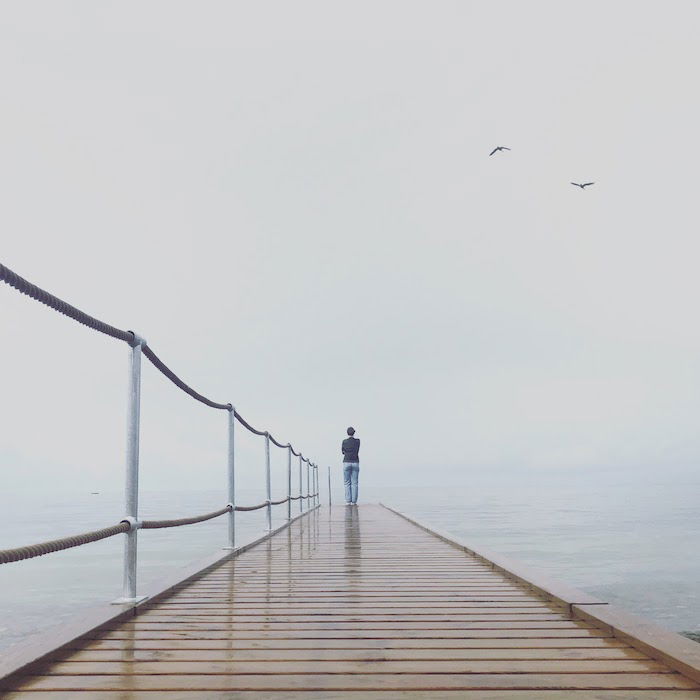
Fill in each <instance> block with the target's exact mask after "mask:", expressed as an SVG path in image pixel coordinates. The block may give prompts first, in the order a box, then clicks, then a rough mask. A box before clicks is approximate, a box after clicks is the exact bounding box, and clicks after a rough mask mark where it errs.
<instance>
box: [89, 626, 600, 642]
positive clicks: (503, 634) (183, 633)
mask: <svg viewBox="0 0 700 700" xmlns="http://www.w3.org/2000/svg"><path fill="white" fill-rule="evenodd" d="M97 636H98V637H99V638H100V639H231V638H232V634H231V632H230V630H197V629H191V630H188V629H180V630H157V631H156V630H137V629H121V628H120V629H116V630H111V631H107V632H103V633H100V634H98V635H97ZM562 637H564V638H571V639H574V638H580V637H583V638H588V637H602V638H607V639H609V635H608V634H607V633H606V632H605V631H603V630H599V629H547V630H537V629H501V630H499V629H491V630H488V629H486V630H484V629H475V630H449V629H447V630H439V631H435V630H336V631H334V630H293V631H291V632H288V631H274V630H250V631H249V630H241V631H240V632H237V633H236V634H235V639H237V640H238V639H519V638H530V639H538V640H539V639H559V638H562ZM87 638H90V635H87Z"/></svg>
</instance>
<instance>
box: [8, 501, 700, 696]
mask: <svg viewBox="0 0 700 700" xmlns="http://www.w3.org/2000/svg"><path fill="white" fill-rule="evenodd" d="M571 611H572V609H571V606H567V605H564V604H561V603H556V602H552V601H551V600H549V601H548V600H546V599H545V597H544V596H541V595H539V594H538V593H536V592H535V591H534V589H532V588H530V587H528V586H525V585H523V584H520V583H518V582H517V581H515V580H514V579H513V578H512V577H508V576H506V575H505V574H503V573H501V572H499V571H497V570H495V569H494V568H493V567H492V566H490V565H489V564H488V563H486V562H484V561H483V560H482V559H479V558H476V557H474V556H471V555H469V554H467V553H465V552H464V551H461V550H460V549H458V548H457V547H455V546H453V545H451V544H448V543H447V542H444V541H443V540H441V539H438V537H436V536H435V535H433V534H430V533H428V532H426V531H424V530H422V529H420V528H418V527H417V526H416V525H414V524H412V523H410V522H408V521H407V520H405V519H403V518H401V517H400V516H398V515H396V514H394V513H392V512H391V511H389V510H387V509H385V508H383V507H381V506H374V505H362V506H359V507H354V508H353V507H344V506H334V507H333V508H331V509H329V508H322V509H320V510H318V511H316V512H315V513H312V514H310V515H309V516H307V517H305V518H302V519H300V520H298V521H296V522H295V523H293V524H292V526H291V527H290V528H289V529H288V530H287V531H285V532H282V533H280V534H277V535H275V536H274V537H273V538H272V539H270V540H268V541H267V542H264V543H262V544H259V545H257V546H256V547H254V548H253V549H251V550H249V551H247V552H244V553H243V554H241V555H240V556H239V557H238V558H236V559H232V560H228V561H226V562H225V563H224V564H223V565H221V566H220V567H218V568H216V569H214V570H213V571H210V572H209V573H207V574H206V575H204V576H202V577H200V578H198V579H196V580H194V581H192V582H189V583H186V584H183V585H181V586H179V587H178V588H177V589H176V590H175V591H174V592H173V593H172V594H171V595H170V596H168V597H167V598H165V599H162V600H160V601H158V602H154V603H153V604H151V605H148V606H144V607H143V608H142V611H141V612H140V614H138V616H137V617H135V618H131V620H130V621H128V622H126V623H122V624H119V625H115V626H113V627H112V628H107V629H102V630H100V631H99V632H95V633H92V634H91V635H90V638H88V639H83V640H82V641H80V642H76V643H75V644H74V645H73V649H71V650H70V652H68V653H67V654H65V655H64V657H63V658H59V659H56V660H54V661H52V662H51V663H50V664H46V665H44V666H43V667H39V668H31V669H30V672H29V674H26V675H23V676H21V677H19V678H16V679H15V680H14V684H13V685H11V686H5V687H6V689H7V691H8V692H7V695H6V696H5V697H7V698H8V699H11V700H15V699H16V698H33V699H36V700H50V699H55V698H76V697H85V698H86V699H87V698H89V699H90V700H107V699H108V698H109V699H110V700H117V699H119V700H129V699H131V698H153V699H154V700H155V699H156V698H157V699H158V700H160V699H161V698H169V699H175V698H177V699H191V700H195V698H197V699H199V698H227V699H229V700H231V699H233V700H236V699H237V700H247V699H249V698H261V697H269V698H275V699H277V700H287V699H289V698H295V699H298V700H301V698H309V697H313V698H331V699H338V700H340V699H346V698H355V699H356V700H365V699H370V700H371V699H373V698H377V699H378V698H381V699H382V700H389V698H402V699H405V700H408V699H415V700H418V699H421V700H428V699H430V700H440V699H441V698H474V699H476V698H478V699H480V700H509V699H513V698H518V699H522V700H525V699H526V698H533V699H534V698H537V699H538V700H565V699H566V700H584V699H586V700H593V699H597V700H631V699H632V698H635V699H646V700H651V699H652V698H665V699H673V700H686V699H689V698H700V690H698V688H699V687H700V685H699V684H698V683H697V682H696V681H693V680H691V678H689V677H687V676H685V675H682V674H680V673H678V672H676V671H673V670H672V669H671V668H670V667H669V666H667V665H664V664H663V663H659V662H657V661H654V660H652V659H651V658H650V657H649V656H647V655H645V654H644V653H642V652H641V651H638V650H636V649H634V648H632V647H631V646H629V645H628V644H626V643H625V642H623V641H621V640H620V639H617V638H615V637H613V636H612V633H611V631H610V629H605V628H604V626H603V627H601V626H594V625H593V624H591V623H589V622H585V621H583V620H581V619H572V614H571Z"/></svg>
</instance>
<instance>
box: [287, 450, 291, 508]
mask: <svg viewBox="0 0 700 700" xmlns="http://www.w3.org/2000/svg"><path fill="white" fill-rule="evenodd" d="M291 519H292V446H291V445H287V520H291Z"/></svg>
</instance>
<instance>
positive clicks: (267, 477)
mask: <svg viewBox="0 0 700 700" xmlns="http://www.w3.org/2000/svg"><path fill="white" fill-rule="evenodd" d="M265 484H266V486H267V529H268V530H272V506H271V505H270V501H271V500H272V484H271V482H270V433H265Z"/></svg>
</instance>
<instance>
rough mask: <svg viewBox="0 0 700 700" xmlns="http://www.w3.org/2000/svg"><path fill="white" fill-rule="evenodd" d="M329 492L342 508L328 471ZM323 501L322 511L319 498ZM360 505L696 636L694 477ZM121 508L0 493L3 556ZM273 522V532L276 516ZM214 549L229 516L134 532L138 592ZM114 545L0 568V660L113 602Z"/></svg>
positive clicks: (551, 477) (118, 543)
mask: <svg viewBox="0 0 700 700" xmlns="http://www.w3.org/2000/svg"><path fill="white" fill-rule="evenodd" d="M333 483H334V489H333V494H332V497H333V500H334V504H335V505H340V503H341V502H342V500H343V499H342V492H341V488H342V486H341V477H340V469H339V468H338V469H337V470H336V471H334V472H333ZM322 486H325V484H324V481H323V480H322ZM322 495H323V499H322V502H324V503H325V502H327V492H326V491H325V489H324V491H323V494H322ZM273 497H278V496H274V494H273ZM247 498H248V494H246V492H240V493H239V494H238V502H239V503H240V504H246V503H248V502H257V501H259V500H260V499H259V495H257V494H256V495H255V497H254V496H253V495H252V494H251V495H250V497H249V498H248V500H246V499H247ZM360 501H364V502H375V503H376V502H383V503H386V504H387V505H391V506H393V507H395V508H398V509H399V510H401V511H403V512H405V513H406V514H409V515H412V516H414V517H416V518H418V519H420V520H422V521H424V522H426V523H429V524H432V525H434V526H435V527H436V528H438V529H441V530H446V531H450V532H452V533H454V534H456V535H458V536H460V537H462V538H464V539H466V540H468V541H469V542H470V543H472V544H473V545H474V546H475V547H478V546H479V545H482V546H484V547H488V548H489V549H492V550H496V551H498V552H500V553H502V554H504V555H508V556H511V557H512V558H515V559H518V560H520V561H522V562H523V563H526V564H529V565H531V566H535V567H537V568H539V569H540V570H542V571H543V572H546V573H547V574H548V575H549V576H552V577H556V578H559V579H561V580H563V581H566V582H567V583H569V584H571V585H573V586H576V587H578V588H581V589H583V590H585V591H587V592H589V593H592V594H594V595H595V596H597V597H599V598H601V599H603V600H606V601H608V602H611V603H615V604H618V605H620V606H622V607H624V608H626V609H627V610H629V611H631V612H635V613H637V614H640V615H643V616H645V617H647V618H649V619H651V620H653V621H655V622H657V623H659V624H661V625H663V626H665V627H668V628H670V629H673V630H676V631H685V632H698V631H700V472H694V471H688V470H685V471H682V472H678V471H648V472H632V471H626V472H621V473H617V472H614V471H611V472H606V471H599V472H590V471H580V472H570V471H566V472H564V471H562V472H557V471H554V470H549V471H542V472H539V473H533V472H528V473H527V474H525V473H520V472H513V473H502V472H501V473H499V472H491V473H490V472H484V473H480V474H478V475H474V476H472V477H470V478H469V479H468V483H467V484H466V485H465V484H462V485H450V486H439V485H432V486H422V487H409V486H402V485H396V486H391V487H377V486H374V487H373V486H364V482H363V473H361V474H360ZM122 502H123V497H122V495H121V494H120V493H113V494H111V493H100V494H92V493H90V492H87V491H86V492H82V493H71V494H61V495H52V496H51V497H50V498H46V497H44V498H40V497H37V496H36V495H34V496H32V497H29V496H27V495H19V494H7V493H6V494H3V495H2V496H0V549H4V548H7V547H15V546H21V545H25V544H30V543H34V542H40V541H43V540H47V539H54V538H58V537H63V536H66V535H70V534H76V533H79V532H83V531H86V530H91V529H95V528H98V527H104V526H106V525H108V524H112V523H114V522H118V521H119V520H120V519H121V516H122ZM223 503H225V498H224V497H223V495H222V494H221V493H215V492H212V491H200V492H195V491H189V492H186V493H179V492H159V493H143V494H142V495H141V500H140V514H141V517H143V518H149V519H150V518H176V517H184V516H188V515H192V514H197V513H205V512H208V511H211V510H214V509H216V508H219V507H221V506H222V505H223ZM294 509H295V512H298V505H297V503H295V504H294ZM274 513H275V517H274V520H275V523H279V524H282V523H283V522H284V518H285V517H286V506H278V507H276V508H275V509H274ZM264 526H265V522H264V510H261V511H256V512H253V513H240V514H238V515H237V528H238V542H239V543H244V542H246V541H250V540H251V539H253V538H254V537H256V536H257V535H260V534H262V533H263V531H264ZM225 539H226V516H224V517H221V518H218V519H215V520H211V521H207V522H205V523H200V524H197V525H191V526H187V527H180V528H171V529H165V530H148V531H142V532H141V533H140V535H139V572H138V576H139V586H142V585H143V586H145V585H148V583H149V582H150V581H157V580H158V579H160V578H163V577H165V576H169V575H170V574H173V573H175V571H176V570H177V569H178V568H179V567H183V566H185V565H187V564H189V563H191V562H193V561H196V560H198V559H201V558H204V557H206V556H208V555H210V554H212V553H213V552H215V551H217V550H219V549H220V548H221V547H222V546H223V545H224V544H225ZM122 540H123V537H121V536H117V537H113V538H110V539H107V540H103V541H100V542H96V543H93V544H90V545H86V546H83V547H77V548H74V549H70V550H66V551H64V552H60V553H55V554H49V555H47V556H43V557H39V558H36V559H32V560H26V561H23V562H18V563H13V564H6V565H3V566H0V592H1V595H0V648H7V647H8V646H10V645H12V644H14V643H16V642H18V641H20V640H23V639H24V638H26V637H27V636H28V635H31V634H34V633H37V632H40V631H41V630H44V629H47V628H49V627H52V626H54V625H58V624H61V623H62V622H64V621H66V620H69V619H71V618H72V617H74V616H75V615H76V614H78V613H80V612H81V611H83V610H85V609H87V608H89V607H90V606H92V605H95V604H100V603H104V602H108V601H111V600H114V599H116V598H118V597H119V595H120V594H121V587H122V546H123V542H122Z"/></svg>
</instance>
